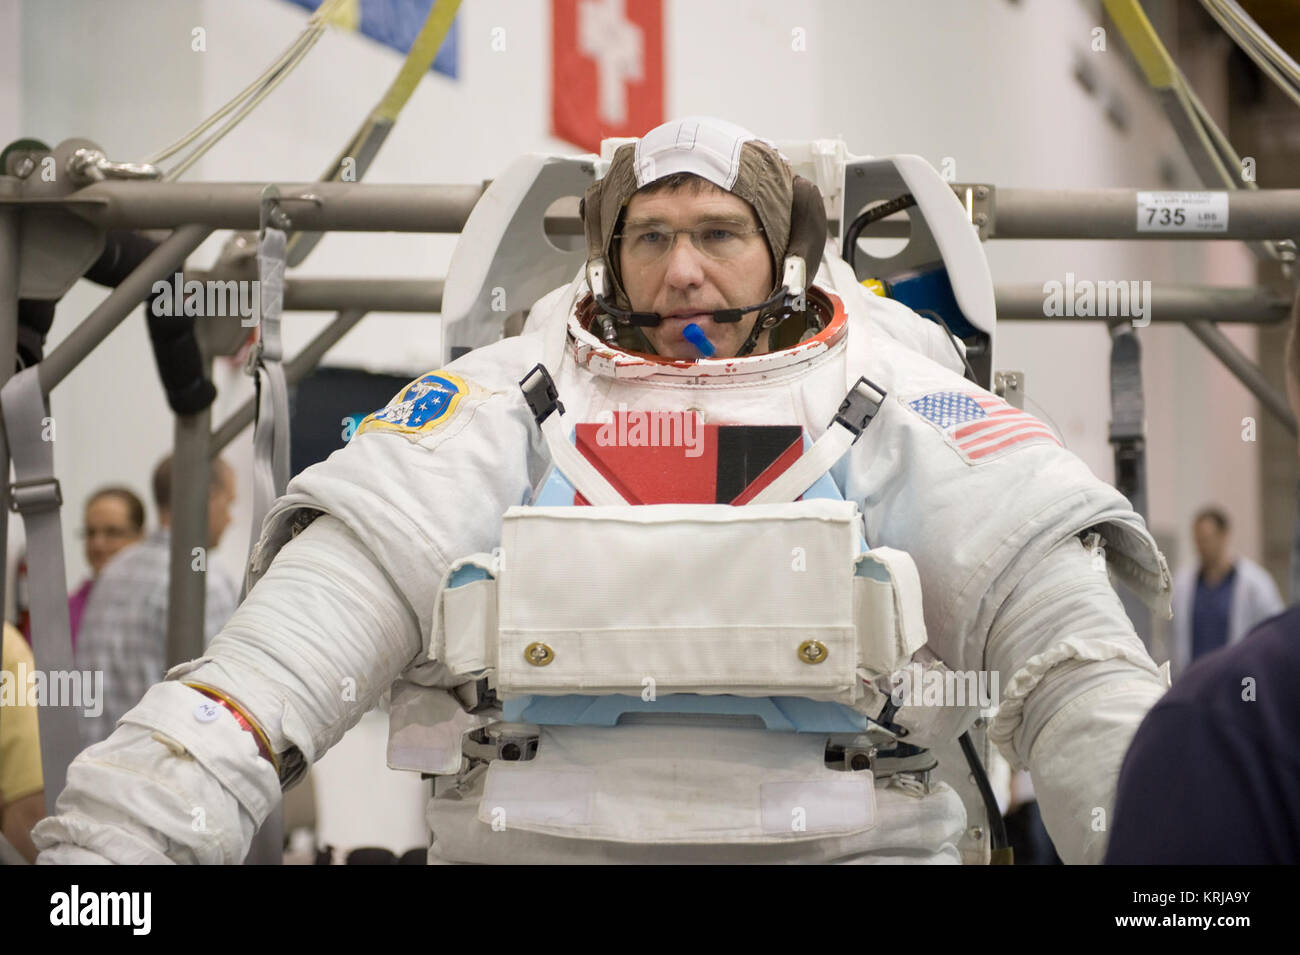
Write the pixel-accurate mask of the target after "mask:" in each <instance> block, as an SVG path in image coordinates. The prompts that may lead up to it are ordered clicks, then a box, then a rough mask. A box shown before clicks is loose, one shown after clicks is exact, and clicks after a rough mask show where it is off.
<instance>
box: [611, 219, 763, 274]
mask: <svg viewBox="0 0 1300 955" xmlns="http://www.w3.org/2000/svg"><path fill="white" fill-rule="evenodd" d="M762 231H763V229H762V227H761V226H760V227H758V228H756V229H737V228H735V227H734V226H733V225H731V224H729V223H718V222H706V223H704V224H702V225H700V226H698V227H697V228H694V229H665V228H663V227H662V226H655V225H647V226H637V227H635V228H632V229H625V230H623V231H622V232H616V233H615V234H614V238H616V239H620V240H621V241H622V242H623V251H624V253H625V254H626V255H627V257H628V260H629V261H631V262H632V263H634V264H636V265H650V264H653V263H655V262H658V261H659V260H660V259H662V258H663V257H664V256H665V255H667V254H668V252H669V250H671V249H672V247H673V246H674V245H676V244H677V237H678V236H679V235H682V234H683V233H685V234H686V235H689V236H690V237H691V244H692V245H694V246H695V248H697V249H699V250H700V251H701V252H703V253H704V254H705V255H707V256H708V257H709V258H711V259H716V260H718V261H719V262H728V261H731V260H732V259H736V258H739V257H740V256H741V255H742V254H743V253H744V252H745V251H746V250H747V249H748V248H749V247H750V245H751V243H752V241H753V237H754V236H756V235H758V234H759V233H761V232H762Z"/></svg>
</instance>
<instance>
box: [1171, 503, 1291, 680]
mask: <svg viewBox="0 0 1300 955" xmlns="http://www.w3.org/2000/svg"><path fill="white" fill-rule="evenodd" d="M1192 534H1193V536H1194V538H1195V540H1196V551H1197V554H1198V556H1199V558H1200V563H1199V565H1198V566H1197V567H1196V568H1195V569H1193V568H1191V567H1186V568H1184V569H1183V570H1181V571H1179V573H1178V574H1177V576H1175V578H1174V594H1173V611H1174V619H1173V647H1172V654H1171V660H1170V666H1171V668H1172V670H1173V672H1174V675H1175V676H1178V675H1180V674H1181V673H1182V672H1183V671H1184V670H1186V669H1187V667H1188V665H1189V664H1190V663H1191V662H1192V661H1193V660H1196V659H1198V658H1199V657H1202V656H1204V655H1205V654H1207V653H1210V652H1211V651H1214V650H1218V649H1219V648H1220V647H1224V646H1227V645H1228V644H1230V643H1236V642H1237V641H1238V640H1240V639H1241V638H1242V637H1244V636H1245V635H1246V633H1247V632H1248V631H1249V630H1251V628H1253V627H1254V626H1255V625H1256V624H1257V623H1259V622H1260V621H1261V620H1266V619H1267V618H1269V617H1271V616H1273V615H1274V614H1276V613H1278V611H1280V610H1281V609H1282V598H1281V596H1280V595H1279V594H1278V592H1277V585H1276V584H1274V583H1273V578H1272V577H1270V576H1269V574H1268V571H1266V570H1265V569H1264V568H1263V567H1261V566H1259V564H1257V563H1255V562H1254V561H1253V560H1250V559H1249V558H1247V557H1242V556H1240V555H1238V554H1233V552H1232V548H1231V539H1230V536H1229V525H1228V518H1227V516H1226V515H1225V514H1224V513H1223V511H1221V510H1219V509H1218V508H1214V507H1207V508H1205V509H1204V510H1202V511H1201V512H1200V513H1199V514H1197V515H1196V520H1195V521H1194V522H1193V524H1192Z"/></svg>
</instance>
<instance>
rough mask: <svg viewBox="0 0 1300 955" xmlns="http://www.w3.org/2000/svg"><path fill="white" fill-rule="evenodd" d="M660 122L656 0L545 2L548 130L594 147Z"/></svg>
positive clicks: (660, 69)
mask: <svg viewBox="0 0 1300 955" xmlns="http://www.w3.org/2000/svg"><path fill="white" fill-rule="evenodd" d="M663 121H664V55H663V3H662V0H551V126H552V133H553V134H554V135H555V136H556V137H558V138H560V139H564V140H567V141H568V142H571V143H573V144H575V145H577V146H581V147H582V148H583V149H587V150H589V151H591V152H599V151H600V141H601V140H602V139H604V138H605V137H607V136H641V135H643V134H644V133H645V132H647V131H648V130H650V129H653V128H654V127H655V126H658V125H659V124H660V123H662V122H663Z"/></svg>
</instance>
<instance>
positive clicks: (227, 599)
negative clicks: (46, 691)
mask: <svg viewBox="0 0 1300 955" xmlns="http://www.w3.org/2000/svg"><path fill="white" fill-rule="evenodd" d="M153 494H154V502H155V504H156V505H157V507H158V524H159V527H158V529H157V530H156V531H154V532H153V533H152V534H150V535H149V536H148V537H146V538H145V539H144V540H143V541H141V542H140V543H139V544H137V545H136V546H135V547H132V548H131V549H130V550H129V551H127V552H125V553H123V554H121V555H119V556H118V557H117V558H116V559H115V560H113V561H112V562H110V563H109V565H108V566H107V567H105V568H104V572H103V573H102V574H100V576H99V579H98V581H97V582H96V584H95V587H94V590H93V591H92V592H91V595H90V601H89V603H88V604H87V606H86V612H85V615H84V617H83V618H82V623H81V638H80V640H79V641H78V645H77V653H76V661H77V666H78V667H79V668H81V669H89V670H102V671H103V673H104V706H103V711H102V712H101V713H100V714H99V715H98V716H95V717H89V716H88V717H86V718H85V719H84V720H82V721H81V722H82V740H83V745H85V746H89V745H90V744H92V743H97V742H99V741H100V740H102V739H106V738H107V737H108V735H109V734H110V733H111V732H113V727H114V726H116V725H117V721H118V718H119V717H121V716H122V715H123V714H124V713H125V712H126V711H127V710H129V709H131V707H133V706H135V704H136V703H137V702H139V700H140V697H141V696H143V695H144V691H145V690H147V689H149V687H150V686H152V685H153V684H154V683H156V682H158V681H159V680H161V679H162V675H163V672H164V671H165V670H166V669H167V666H166V656H167V602H168V582H169V580H170V577H171V574H170V571H169V565H170V560H171V499H172V460H171V457H170V456H168V457H166V458H164V459H163V461H162V462H160V463H159V465H158V467H157V468H156V469H155V470H154V475H153ZM234 500H235V475H234V472H233V471H231V470H230V466H229V465H227V464H226V462H224V461H222V460H220V459H218V460H216V461H213V462H212V470H211V474H210V484H209V490H208V549H209V550H211V549H213V548H215V547H216V546H217V544H218V543H219V542H220V541H221V535H222V534H223V533H224V532H225V530H226V528H227V527H228V526H229V525H230V506H231V504H232V503H233V502H234ZM205 566H206V568H207V569H206V576H207V598H206V606H205V619H204V625H203V637H204V641H205V642H206V641H208V640H211V639H212V638H213V637H214V636H215V635H216V633H217V631H219V630H220V629H221V628H222V626H223V625H224V624H225V622H226V620H228V619H229V618H230V615H231V614H232V613H234V612H235V606H236V605H237V604H238V602H239V588H238V587H237V586H236V585H235V582H234V581H233V580H231V579H230V577H229V576H228V575H227V574H226V573H225V572H224V571H223V570H222V569H221V568H220V567H219V566H217V565H216V564H214V563H213V562H212V560H211V559H208V560H207V561H206V562H205Z"/></svg>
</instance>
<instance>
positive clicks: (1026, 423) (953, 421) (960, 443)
mask: <svg viewBox="0 0 1300 955" xmlns="http://www.w3.org/2000/svg"><path fill="white" fill-rule="evenodd" d="M907 405H908V407H910V408H911V409H912V410H913V411H915V412H916V413H917V414H919V415H920V416H921V417H922V418H924V419H925V420H926V421H929V422H930V423H931V424H933V425H935V426H936V427H937V428H938V429H939V430H940V431H942V432H943V436H944V437H945V438H947V439H948V443H949V444H951V445H952V446H953V447H955V448H956V449H957V450H958V452H960V453H961V456H962V457H963V458H965V459H966V460H967V461H969V462H977V461H983V460H986V459H988V458H989V457H991V456H993V455H995V454H997V453H999V452H1001V451H1005V450H1007V449H1008V448H1015V447H1019V446H1022V445H1026V444H1030V443H1032V442H1035V441H1050V442H1052V444H1055V445H1057V446H1058V447H1060V444H1061V442H1060V441H1058V440H1057V439H1056V435H1054V434H1052V432H1051V431H1050V430H1049V429H1048V427H1047V425H1045V424H1043V422H1041V421H1039V420H1038V419H1037V418H1035V417H1034V416H1033V415H1031V414H1027V413H1025V412H1023V411H1021V410H1020V409H1019V408H1013V407H1012V406H1011V405H1009V404H1007V403H1006V402H1005V401H1003V400H1002V399H1001V398H998V397H996V396H994V395H991V394H988V393H987V392H980V391H972V392H964V391H936V392H934V393H933V394H929V395H922V396H921V397H920V398H916V399H914V400H911V401H908V402H907Z"/></svg>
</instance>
